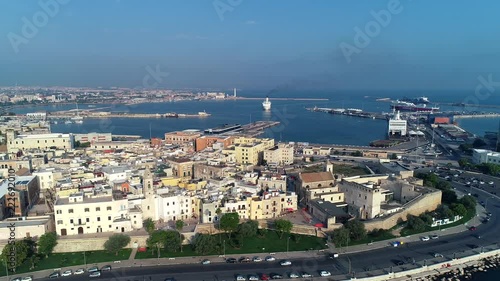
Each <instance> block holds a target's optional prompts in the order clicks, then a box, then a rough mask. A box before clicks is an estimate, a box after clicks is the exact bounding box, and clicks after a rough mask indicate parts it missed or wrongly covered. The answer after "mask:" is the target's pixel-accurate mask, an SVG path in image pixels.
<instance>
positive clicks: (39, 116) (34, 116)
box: [26, 112, 47, 121]
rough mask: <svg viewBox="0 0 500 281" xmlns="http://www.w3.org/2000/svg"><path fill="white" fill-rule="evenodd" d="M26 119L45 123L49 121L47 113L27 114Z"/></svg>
mask: <svg viewBox="0 0 500 281" xmlns="http://www.w3.org/2000/svg"><path fill="white" fill-rule="evenodd" d="M26 117H27V118H28V120H41V121H45V120H46V119H47V113H46V112H32V113H26Z"/></svg>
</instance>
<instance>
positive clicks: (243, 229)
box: [236, 220, 259, 238]
mask: <svg viewBox="0 0 500 281" xmlns="http://www.w3.org/2000/svg"><path fill="white" fill-rule="evenodd" d="M258 229H259V223H258V222H257V221H253V220H249V221H247V222H244V223H241V224H239V225H238V229H237V230H236V232H237V233H238V234H240V235H242V237H243V238H247V237H255V236H256V235H257V231H258Z"/></svg>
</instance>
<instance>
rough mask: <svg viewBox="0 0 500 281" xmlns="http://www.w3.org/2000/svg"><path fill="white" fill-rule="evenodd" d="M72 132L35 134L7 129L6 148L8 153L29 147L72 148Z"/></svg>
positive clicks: (28, 148) (41, 148) (42, 148)
mask: <svg viewBox="0 0 500 281" xmlns="http://www.w3.org/2000/svg"><path fill="white" fill-rule="evenodd" d="M73 142H74V137H73V135H72V134H36V135H16V133H15V132H14V131H13V130H10V131H7V150H8V153H9V154H15V153H17V152H18V151H20V150H21V151H26V150H31V149H40V150H44V149H45V150H46V149H52V148H55V149H62V150H71V149H73Z"/></svg>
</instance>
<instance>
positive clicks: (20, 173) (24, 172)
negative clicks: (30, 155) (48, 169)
mask: <svg viewBox="0 0 500 281" xmlns="http://www.w3.org/2000/svg"><path fill="white" fill-rule="evenodd" d="M16 175H17V176H20V177H22V176H29V175H31V173H30V169H28V168H24V167H23V168H21V169H19V170H17V171H16Z"/></svg>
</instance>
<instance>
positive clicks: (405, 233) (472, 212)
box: [401, 210, 476, 236]
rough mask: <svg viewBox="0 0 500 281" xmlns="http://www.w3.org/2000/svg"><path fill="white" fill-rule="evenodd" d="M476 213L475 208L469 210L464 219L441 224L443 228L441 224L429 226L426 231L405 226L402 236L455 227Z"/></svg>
mask: <svg viewBox="0 0 500 281" xmlns="http://www.w3.org/2000/svg"><path fill="white" fill-rule="evenodd" d="M475 215H476V212H475V210H468V211H467V214H466V215H465V217H463V218H462V219H460V220H458V221H456V222H454V223H450V224H446V225H443V226H441V228H439V226H436V227H430V226H427V227H426V228H425V230H424V231H416V230H414V229H408V228H406V227H405V228H403V229H402V230H401V236H408V235H413V234H418V233H423V232H428V231H434V230H439V229H445V228H450V227H454V226H457V225H461V224H464V223H466V222H468V221H469V220H471V219H472V218H473V217H474V216H475Z"/></svg>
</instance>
